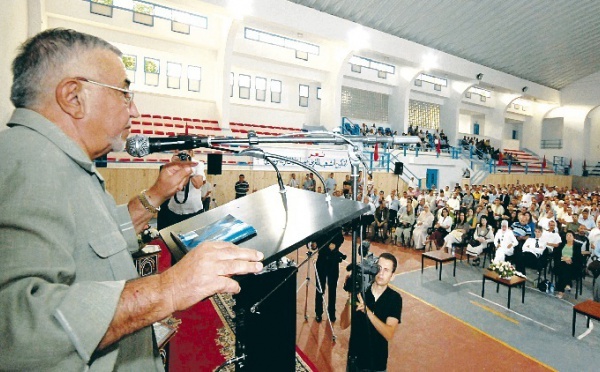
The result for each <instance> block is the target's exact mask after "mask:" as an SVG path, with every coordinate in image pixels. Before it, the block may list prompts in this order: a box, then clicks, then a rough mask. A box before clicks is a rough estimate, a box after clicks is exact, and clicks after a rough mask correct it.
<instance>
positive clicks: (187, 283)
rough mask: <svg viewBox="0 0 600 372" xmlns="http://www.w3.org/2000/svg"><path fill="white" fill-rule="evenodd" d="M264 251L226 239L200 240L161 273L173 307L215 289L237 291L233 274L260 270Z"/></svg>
mask: <svg viewBox="0 0 600 372" xmlns="http://www.w3.org/2000/svg"><path fill="white" fill-rule="evenodd" d="M263 258H264V256H263V254H262V253H260V252H257V251H255V250H252V249H247V248H240V247H237V246H235V245H233V244H231V243H226V242H209V243H202V244H200V245H198V246H197V247H195V248H194V249H192V250H191V251H190V252H189V253H188V254H186V255H185V256H184V257H183V258H182V259H181V261H180V262H178V263H177V264H176V265H175V266H173V267H172V268H170V269H169V270H167V271H165V272H164V273H163V274H161V277H162V278H161V286H162V287H163V290H164V291H165V292H164V293H165V295H167V296H170V299H167V300H170V301H171V307H172V309H173V311H177V310H184V309H187V308H188V307H190V306H192V305H194V304H195V303H197V302H199V301H202V300H203V299H205V298H207V297H210V296H212V295H213V294H215V293H238V292H239V291H240V285H239V284H238V282H236V281H235V280H233V279H231V276H233V275H240V274H247V273H256V272H259V271H260V270H262V267H263V266H262V264H261V263H260V262H258V261H260V260H262V259H263Z"/></svg>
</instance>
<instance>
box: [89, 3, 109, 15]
mask: <svg viewBox="0 0 600 372" xmlns="http://www.w3.org/2000/svg"><path fill="white" fill-rule="evenodd" d="M112 5H113V0H91V1H90V13H93V14H98V15H101V16H105V17H112V16H113V7H112Z"/></svg>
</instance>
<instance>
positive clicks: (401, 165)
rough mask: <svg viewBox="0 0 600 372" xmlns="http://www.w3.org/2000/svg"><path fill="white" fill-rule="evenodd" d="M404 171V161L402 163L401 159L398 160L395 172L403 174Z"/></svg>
mask: <svg viewBox="0 0 600 372" xmlns="http://www.w3.org/2000/svg"><path fill="white" fill-rule="evenodd" d="M403 171H404V163H402V162H401V161H397V162H396V164H395V166H394V174H395V175H397V176H401V175H402V172H403Z"/></svg>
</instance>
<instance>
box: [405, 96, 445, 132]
mask: <svg viewBox="0 0 600 372" xmlns="http://www.w3.org/2000/svg"><path fill="white" fill-rule="evenodd" d="M408 124H410V125H412V126H413V128H414V127H419V128H421V129H438V128H439V127H440V105H439V104H436V103H429V102H422V101H416V100H412V99H411V100H409V102H408Z"/></svg>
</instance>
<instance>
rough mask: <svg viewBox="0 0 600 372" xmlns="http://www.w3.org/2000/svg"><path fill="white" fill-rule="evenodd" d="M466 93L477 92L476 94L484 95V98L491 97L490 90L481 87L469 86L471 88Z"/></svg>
mask: <svg viewBox="0 0 600 372" xmlns="http://www.w3.org/2000/svg"><path fill="white" fill-rule="evenodd" d="M467 93H469V94H471V93H473V94H478V95H480V96H484V97H486V98H490V97H492V92H490V91H489V90H486V89H483V88H479V87H471V88H469V90H468V91H467Z"/></svg>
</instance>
